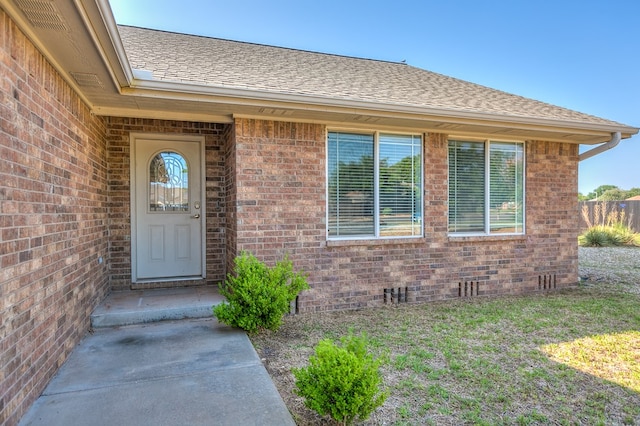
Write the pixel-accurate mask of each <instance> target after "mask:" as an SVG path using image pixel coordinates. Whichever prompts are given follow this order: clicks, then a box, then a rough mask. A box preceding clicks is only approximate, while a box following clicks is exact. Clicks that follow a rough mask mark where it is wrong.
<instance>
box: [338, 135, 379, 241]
mask: <svg viewBox="0 0 640 426" xmlns="http://www.w3.org/2000/svg"><path fill="white" fill-rule="evenodd" d="M373 154H374V150H373V135H361V134H352V133H334V132H331V133H329V139H328V168H329V191H328V192H329V193H328V197H327V198H328V200H329V209H328V210H329V236H331V237H343V236H352V237H354V236H368V235H373V234H374V231H375V223H374V218H373V211H374V200H375V199H374V162H373Z"/></svg>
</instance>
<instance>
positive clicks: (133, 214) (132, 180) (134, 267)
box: [129, 133, 207, 283]
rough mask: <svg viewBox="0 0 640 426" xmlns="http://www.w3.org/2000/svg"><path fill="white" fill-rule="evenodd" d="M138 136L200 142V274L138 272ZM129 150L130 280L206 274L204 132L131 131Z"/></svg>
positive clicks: (191, 278)
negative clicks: (146, 274) (141, 275)
mask: <svg viewBox="0 0 640 426" xmlns="http://www.w3.org/2000/svg"><path fill="white" fill-rule="evenodd" d="M138 139H147V140H149V139H151V140H157V141H167V142H172V141H176V142H197V143H198V144H199V146H200V164H199V166H200V200H201V202H200V211H201V212H202V213H200V234H201V235H200V241H201V247H200V255H201V260H200V268H201V271H200V276H191V277H183V278H177V277H172V278H157V279H153V278H151V279H150V278H144V279H142V278H140V279H139V278H137V275H138V274H137V272H138V264H137V261H138V259H137V257H138V254H137V251H138V250H137V243H138V241H137V240H138V237H137V235H138V234H137V230H138V229H137V211H136V199H137V198H136V197H137V195H138V194H136V179H137V176H136V164H137V163H136V161H137V158H136V155H137V154H136V151H137V150H136V142H137V140H138ZM129 152H130V161H129V196H130V199H129V203H130V204H129V206H130V217H129V225H130V228H131V235H130V238H131V282H132V283H137V282H163V281H165V282H166V281H189V280H197V279H204V278H206V271H207V263H206V260H207V259H206V257H207V256H206V255H207V247H206V246H207V238H206V229H207V226H206V225H207V224H206V217H207V208H206V207H207V202H206V200H207V198H206V181H207V179H206V168H205V138H204V136H202V135H183V134H173V133H130V134H129Z"/></svg>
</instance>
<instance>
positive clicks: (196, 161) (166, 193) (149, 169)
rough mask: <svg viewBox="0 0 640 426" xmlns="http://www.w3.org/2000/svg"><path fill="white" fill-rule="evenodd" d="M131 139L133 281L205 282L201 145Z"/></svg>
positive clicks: (170, 138)
mask: <svg viewBox="0 0 640 426" xmlns="http://www.w3.org/2000/svg"><path fill="white" fill-rule="evenodd" d="M131 138H132V141H131V149H132V167H131V176H132V182H131V190H132V196H131V199H132V200H131V205H132V207H133V208H132V218H131V225H132V268H131V269H132V281H133V282H139V281H145V280H146V281H156V280H165V281H167V280H182V279H189V278H193V279H195V278H202V277H204V271H203V265H204V259H203V258H204V255H203V253H204V248H203V237H202V230H203V229H204V217H205V214H204V213H205V212H204V206H205V203H204V197H203V193H202V189H203V185H202V169H203V165H202V158H203V157H202V149H203V144H204V141H203V140H202V138H193V137H180V136H173V135H171V136H165V135H144V134H138V135H132V136H131Z"/></svg>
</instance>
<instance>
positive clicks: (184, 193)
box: [149, 151, 189, 212]
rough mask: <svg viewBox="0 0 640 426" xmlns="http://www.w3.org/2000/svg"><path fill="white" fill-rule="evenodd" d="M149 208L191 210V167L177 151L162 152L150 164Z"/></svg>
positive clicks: (168, 210) (156, 209)
mask: <svg viewBox="0 0 640 426" xmlns="http://www.w3.org/2000/svg"><path fill="white" fill-rule="evenodd" d="M149 210H150V211H152V212H158V211H167V212H188V211H189V168H188V166H187V162H186V160H185V159H184V157H183V156H182V155H180V154H178V153H177V152H170V151H168V152H161V153H159V154H157V155H156V156H155V157H153V158H152V159H151V163H150V164H149Z"/></svg>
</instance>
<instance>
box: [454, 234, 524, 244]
mask: <svg viewBox="0 0 640 426" xmlns="http://www.w3.org/2000/svg"><path fill="white" fill-rule="evenodd" d="M448 240H449V242H451V243H467V242H489V241H522V242H523V243H525V242H527V241H528V237H527V236H526V235H460V236H457V235H449V236H448Z"/></svg>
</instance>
